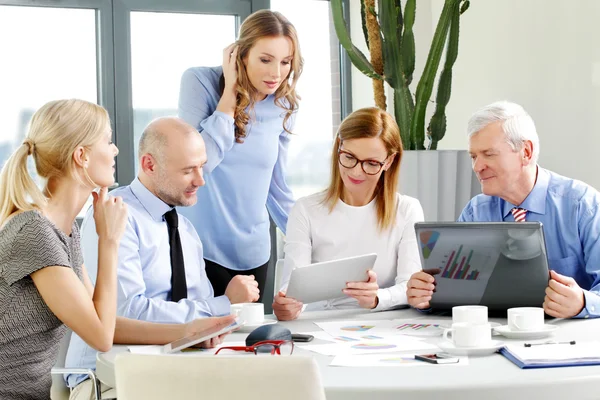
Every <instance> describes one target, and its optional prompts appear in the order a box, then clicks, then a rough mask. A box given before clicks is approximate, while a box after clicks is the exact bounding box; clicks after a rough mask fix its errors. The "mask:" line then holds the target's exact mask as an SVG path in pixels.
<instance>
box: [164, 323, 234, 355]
mask: <svg viewBox="0 0 600 400" xmlns="http://www.w3.org/2000/svg"><path fill="white" fill-rule="evenodd" d="M243 325H244V322H243V321H239V319H237V318H236V320H235V322H234V323H233V324H231V325H228V326H226V327H225V328H222V329H218V330H214V328H213V329H207V330H205V331H202V332H198V333H196V334H194V335H190V336H186V337H183V338H181V339H177V340H175V341H173V342H171V343H168V344H165V345H164V346H162V351H161V353H163V354H171V353H175V352H177V351H179V350H182V349H186V348H188V347H192V346H194V345H196V344H198V343H202V342H204V341H205V340H208V339H212V338H214V337H216V336H219V335H222V334H224V333H227V332H229V331H232V330H234V329H237V328H239V327H241V326H243Z"/></svg>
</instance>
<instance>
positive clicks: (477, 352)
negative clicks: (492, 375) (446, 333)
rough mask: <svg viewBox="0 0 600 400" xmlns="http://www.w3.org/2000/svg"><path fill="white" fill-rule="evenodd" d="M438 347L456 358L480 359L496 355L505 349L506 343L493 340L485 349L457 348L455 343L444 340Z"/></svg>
mask: <svg viewBox="0 0 600 400" xmlns="http://www.w3.org/2000/svg"><path fill="white" fill-rule="evenodd" d="M437 345H438V347H439V348H440V349H442V350H443V351H445V352H446V353H450V354H452V355H455V356H471V357H478V356H487V355H490V354H494V353H495V352H496V351H497V350H499V349H501V348H502V347H504V342H501V341H499V340H492V341H491V342H490V344H489V345H487V346H484V347H456V346H455V345H454V343H452V342H450V341H448V340H442V341H441V342H440V343H438V344H437Z"/></svg>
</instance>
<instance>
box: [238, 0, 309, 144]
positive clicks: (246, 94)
mask: <svg viewBox="0 0 600 400" xmlns="http://www.w3.org/2000/svg"><path fill="white" fill-rule="evenodd" d="M280 36H284V37H287V38H288V39H290V40H291V42H292V47H293V50H294V54H293V59H292V62H291V68H290V72H289V74H288V76H286V77H285V78H284V79H283V83H282V84H281V85H280V86H279V88H277V91H276V92H275V104H277V105H278V106H279V107H281V108H283V109H284V110H285V117H284V118H283V129H284V130H285V131H286V132H288V133H291V132H290V130H289V128H288V120H289V119H290V117H291V116H292V114H293V113H294V111H296V110H297V109H298V101H299V100H300V96H298V95H297V94H296V83H297V82H298V78H300V75H301V74H302V67H303V65H304V61H303V59H302V54H301V52H300V44H299V43H298V34H297V32H296V28H294V25H292V23H291V22H290V21H288V20H287V18H285V17H284V16H283V15H282V14H281V13H279V12H277V11H269V10H260V11H257V12H255V13H253V14H251V15H250V16H249V17H248V18H246V20H244V22H243V23H242V26H241V27H240V34H239V37H238V40H237V42H236V44H237V45H238V46H239V47H238V56H237V70H238V80H237V85H236V86H237V102H236V107H235V114H234V120H235V139H236V142H238V143H242V142H243V141H244V140H243V139H244V138H245V137H246V125H247V124H248V121H249V120H250V116H249V114H248V112H247V111H246V108H248V110H252V109H253V108H254V102H255V100H254V99H255V98H256V95H257V93H258V91H257V90H256V88H255V87H254V86H252V83H251V82H250V79H249V78H248V74H247V72H246V66H245V65H244V62H243V60H244V58H245V57H246V56H247V55H248V52H249V51H250V49H251V48H252V46H254V44H255V43H256V42H257V41H258V40H259V39H262V38H265V37H280Z"/></svg>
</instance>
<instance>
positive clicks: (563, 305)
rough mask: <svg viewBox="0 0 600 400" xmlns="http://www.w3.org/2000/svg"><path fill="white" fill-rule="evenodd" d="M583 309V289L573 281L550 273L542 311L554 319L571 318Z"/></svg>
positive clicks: (567, 277) (552, 272)
mask: <svg viewBox="0 0 600 400" xmlns="http://www.w3.org/2000/svg"><path fill="white" fill-rule="evenodd" d="M583 307H585V296H584V295H583V289H581V288H580V287H579V285H578V284H577V282H575V279H573V278H571V277H569V276H564V275H561V274H557V273H556V272H554V271H550V282H548V287H547V288H546V297H545V298H544V311H545V312H546V314H548V315H550V316H551V317H555V318H571V317H574V316H576V315H578V314H579V313H580V312H581V310H583Z"/></svg>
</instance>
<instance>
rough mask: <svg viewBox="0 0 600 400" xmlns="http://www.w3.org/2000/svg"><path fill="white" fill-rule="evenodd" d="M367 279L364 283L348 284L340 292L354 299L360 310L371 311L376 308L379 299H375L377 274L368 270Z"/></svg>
mask: <svg viewBox="0 0 600 400" xmlns="http://www.w3.org/2000/svg"><path fill="white" fill-rule="evenodd" d="M367 275H368V276H369V279H368V280H367V281H366V282H348V283H346V289H344V290H342V292H344V294H345V295H347V296H350V297H353V298H355V299H356V300H357V301H358V305H359V306H360V307H362V308H368V309H373V308H375V307H377V304H378V303H379V299H378V298H377V290H379V285H378V284H377V274H376V273H375V271H373V270H371V269H370V270H368V271H367Z"/></svg>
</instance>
